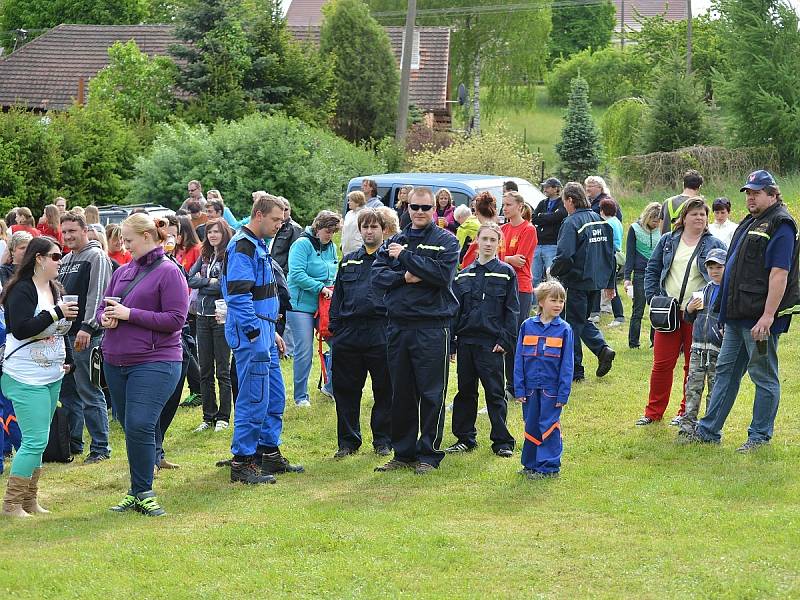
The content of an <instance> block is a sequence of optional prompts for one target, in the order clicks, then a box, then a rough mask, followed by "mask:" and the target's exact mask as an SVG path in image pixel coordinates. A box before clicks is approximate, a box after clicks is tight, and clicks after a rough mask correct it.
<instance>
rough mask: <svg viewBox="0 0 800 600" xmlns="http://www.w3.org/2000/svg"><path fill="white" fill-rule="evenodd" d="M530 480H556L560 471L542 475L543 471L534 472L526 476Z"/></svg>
mask: <svg viewBox="0 0 800 600" xmlns="http://www.w3.org/2000/svg"><path fill="white" fill-rule="evenodd" d="M526 477H527V478H528V479H556V478H557V477H558V471H553V472H552V473H542V472H541V471H533V472H531V473H528V474H527V475H526Z"/></svg>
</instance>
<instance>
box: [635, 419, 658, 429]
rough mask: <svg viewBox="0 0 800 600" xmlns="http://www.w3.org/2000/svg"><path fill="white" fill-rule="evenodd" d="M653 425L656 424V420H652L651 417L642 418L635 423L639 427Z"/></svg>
mask: <svg viewBox="0 0 800 600" xmlns="http://www.w3.org/2000/svg"><path fill="white" fill-rule="evenodd" d="M653 423H655V420H654V419H651V418H650V417H641V418H640V419H639V420H637V421H636V423H634V425H639V426H640V427H641V426H644V425H652V424H653Z"/></svg>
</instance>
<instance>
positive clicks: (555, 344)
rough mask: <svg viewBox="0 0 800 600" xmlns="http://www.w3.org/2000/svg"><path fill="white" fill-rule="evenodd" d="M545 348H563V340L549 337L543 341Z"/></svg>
mask: <svg viewBox="0 0 800 600" xmlns="http://www.w3.org/2000/svg"><path fill="white" fill-rule="evenodd" d="M544 345H545V346H550V347H551V348H561V347H563V346H564V339H563V338H560V337H549V338H547V339H546V340H545V343H544Z"/></svg>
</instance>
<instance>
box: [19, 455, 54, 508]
mask: <svg viewBox="0 0 800 600" xmlns="http://www.w3.org/2000/svg"><path fill="white" fill-rule="evenodd" d="M41 474H42V467H39V468H38V469H34V470H33V475H31V482H30V485H28V495H27V496H25V499H24V500H23V501H22V510H24V511H25V512H27V513H29V514H31V515H36V514H39V515H47V514H50V511H49V510H45V509H44V508H42V507H41V506H39V498H38V496H39V476H40V475H41Z"/></svg>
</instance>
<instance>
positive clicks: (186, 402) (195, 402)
mask: <svg viewBox="0 0 800 600" xmlns="http://www.w3.org/2000/svg"><path fill="white" fill-rule="evenodd" d="M201 404H203V398H202V397H201V396H200V394H189V395H188V396H186V398H184V399H183V402H181V403H180V404H179V405H178V406H183V407H190V408H191V407H194V406H200V405H201Z"/></svg>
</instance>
